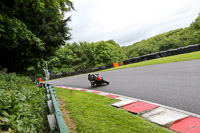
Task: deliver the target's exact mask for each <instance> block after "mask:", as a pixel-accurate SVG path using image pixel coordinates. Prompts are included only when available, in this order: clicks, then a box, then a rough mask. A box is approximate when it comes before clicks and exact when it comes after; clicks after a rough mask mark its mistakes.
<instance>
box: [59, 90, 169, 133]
mask: <svg viewBox="0 0 200 133" xmlns="http://www.w3.org/2000/svg"><path fill="white" fill-rule="evenodd" d="M70 91H71V92H70ZM70 91H69V90H66V89H61V88H56V95H57V96H58V97H59V98H60V99H62V100H63V101H64V102H65V104H66V106H65V107H66V109H67V110H68V111H70V117H71V118H72V119H73V120H74V122H75V124H76V130H77V132H78V133H96V132H100V133H168V132H171V131H170V130H168V129H165V128H162V127H160V126H158V125H156V124H153V123H150V122H149V121H147V120H145V119H143V118H141V117H139V116H136V115H133V114H131V113H129V112H127V111H125V110H122V109H119V108H115V107H112V106H111V104H112V103H114V102H117V101H118V100H117V99H111V98H108V97H105V96H101V95H97V94H92V93H88V92H82V91H76V90H70Z"/></svg>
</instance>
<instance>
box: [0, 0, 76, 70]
mask: <svg viewBox="0 0 200 133" xmlns="http://www.w3.org/2000/svg"><path fill="white" fill-rule="evenodd" d="M72 9H73V4H72V2H71V1H69V0H48V1H46V0H26V1H24V0H9V1H8V0H1V1H0V40H1V41H0V56H1V57H3V58H1V59H2V60H1V62H0V69H4V68H7V69H8V72H17V73H21V74H27V73H28V72H29V70H33V68H34V70H37V69H38V67H40V65H41V62H42V60H47V59H48V58H49V56H51V55H53V54H54V52H55V50H56V49H59V48H60V47H61V45H64V44H65V41H66V40H69V39H70V36H71V34H70V33H69V30H70V29H69V27H67V22H68V21H70V17H69V18H67V19H64V13H66V12H69V11H70V10H72ZM28 74H30V73H28Z"/></svg>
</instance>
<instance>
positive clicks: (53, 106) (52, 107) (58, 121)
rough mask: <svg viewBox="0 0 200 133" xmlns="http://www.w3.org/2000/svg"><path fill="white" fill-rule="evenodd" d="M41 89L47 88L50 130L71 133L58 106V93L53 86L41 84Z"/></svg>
mask: <svg viewBox="0 0 200 133" xmlns="http://www.w3.org/2000/svg"><path fill="white" fill-rule="evenodd" d="M40 86H41V87H45V88H46V92H47V104H48V108H49V112H50V114H49V115H47V118H48V122H49V126H50V130H51V131H54V132H59V133H69V131H68V128H67V125H66V124H65V121H64V119H63V115H62V112H61V110H60V108H59V106H58V103H57V98H56V95H55V94H56V92H55V89H54V88H53V85H50V84H44V83H40Z"/></svg>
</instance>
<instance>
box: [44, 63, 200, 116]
mask: <svg viewBox="0 0 200 133" xmlns="http://www.w3.org/2000/svg"><path fill="white" fill-rule="evenodd" d="M99 74H100V75H101V76H103V77H104V79H105V80H107V81H109V82H110V84H109V85H102V86H98V87H94V88H92V87H91V85H90V82H89V81H88V77H87V76H88V75H87V74H85V75H79V76H73V77H68V78H63V79H58V80H52V81H48V82H47V83H49V84H54V85H60V86H69V87H77V88H86V89H91V90H99V91H105V92H110V93H115V94H119V95H124V96H129V97H133V98H137V99H142V100H146V101H150V102H154V103H158V104H162V105H166V106H170V107H174V108H177V109H181V110H185V111H189V112H191V113H195V114H198V115H199V114H200V60H192V61H183V62H175V63H167V64H158V65H150V66H143V67H134V68H127V69H119V70H113V71H106V72H99Z"/></svg>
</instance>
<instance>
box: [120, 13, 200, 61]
mask: <svg viewBox="0 0 200 133" xmlns="http://www.w3.org/2000/svg"><path fill="white" fill-rule="evenodd" d="M197 43H200V15H199V16H198V17H197V18H196V19H195V21H194V22H192V23H191V25H190V26H189V27H186V28H181V29H176V30H171V31H169V32H166V33H163V34H160V35H157V36H154V37H151V38H149V39H146V40H142V41H140V42H137V43H134V44H133V45H130V46H127V47H123V49H124V50H125V51H126V54H127V56H128V57H129V58H132V57H138V56H142V55H146V54H150V53H156V52H159V51H165V50H169V49H174V48H179V47H183V46H187V45H192V44H197Z"/></svg>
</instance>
